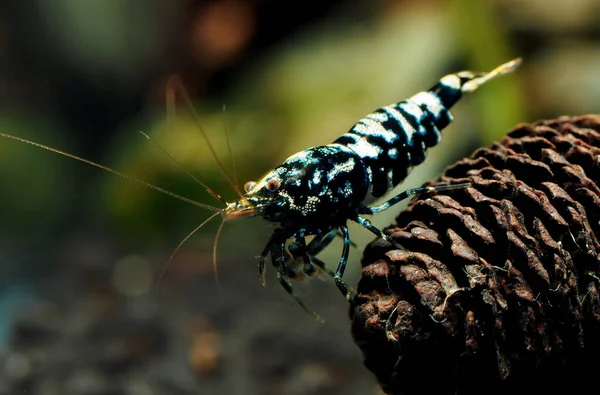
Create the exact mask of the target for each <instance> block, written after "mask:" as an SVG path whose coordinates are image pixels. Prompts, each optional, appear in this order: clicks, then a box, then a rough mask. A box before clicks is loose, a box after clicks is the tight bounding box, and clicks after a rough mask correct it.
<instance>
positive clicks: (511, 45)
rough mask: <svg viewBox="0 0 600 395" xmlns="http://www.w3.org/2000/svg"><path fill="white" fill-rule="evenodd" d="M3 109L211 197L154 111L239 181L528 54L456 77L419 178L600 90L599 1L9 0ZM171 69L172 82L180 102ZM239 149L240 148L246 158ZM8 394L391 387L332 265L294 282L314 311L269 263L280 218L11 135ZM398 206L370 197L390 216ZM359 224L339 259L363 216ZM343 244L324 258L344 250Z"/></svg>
mask: <svg viewBox="0 0 600 395" xmlns="http://www.w3.org/2000/svg"><path fill="white" fill-rule="evenodd" d="M0 54H1V56H0V71H1V72H0V131H2V132H4V133H9V134H12V135H15V136H19V137H23V138H26V139H31V140H34V141H37V142H39V143H42V144H46V145H49V146H52V147H55V148H58V149H61V150H65V151H67V152H70V153H73V154H76V155H80V156H82V157H85V158H88V159H91V160H94V161H97V162H100V163H102V164H105V165H107V166H110V167H112V168H115V169H117V170H119V171H123V172H125V173H127V174H131V175H132V176H135V177H139V178H141V179H144V180H146V181H149V182H151V183H154V184H157V185H160V186H162V187H164V188H166V189H168V190H171V191H173V192H175V193H178V194H181V195H183V196H186V197H188V198H190V199H194V200H197V201H200V202H203V203H206V204H210V205H215V206H218V207H220V203H219V202H218V201H216V200H214V199H212V197H211V196H210V195H209V194H208V193H207V192H206V191H205V190H204V189H203V188H202V187H200V186H199V185H198V184H196V183H195V181H194V180H193V179H191V178H190V177H189V176H188V175H186V174H185V172H184V171H182V170H181V169H180V168H179V166H178V165H177V164H175V163H173V161H172V160H171V159H169V158H168V157H167V156H166V155H165V154H164V153H163V152H161V151H160V150H159V149H158V148H157V147H156V146H155V145H154V144H152V142H150V141H149V140H147V139H146V138H144V136H142V135H141V134H140V133H138V132H139V131H142V132H144V133H146V134H148V135H150V136H151V137H152V139H153V140H154V141H156V142H157V143H158V144H159V145H160V146H161V147H163V148H164V150H166V151H167V152H169V153H170V154H171V155H172V156H173V157H174V158H176V160H177V162H178V163H179V164H180V165H181V166H183V167H184V168H185V169H187V170H189V171H190V172H191V173H193V174H194V175H195V176H196V177H197V178H198V179H200V180H201V181H202V182H204V183H206V184H208V185H210V186H211V188H213V189H214V190H216V191H217V192H218V193H220V194H221V195H223V196H224V197H225V198H226V199H227V200H228V201H231V200H234V199H235V198H236V193H235V191H234V189H233V188H232V187H231V185H230V183H229V182H228V181H227V180H226V179H225V177H224V176H223V173H222V172H221V171H220V170H219V167H218V165H217V162H216V161H215V158H214V156H213V155H212V153H211V151H210V149H209V146H208V144H207V142H206V140H205V139H204V138H203V136H202V133H201V132H200V129H199V127H198V125H197V124H196V122H195V116H194V114H193V113H192V111H190V108H189V107H188V106H187V105H186V102H185V100H184V98H185V95H184V94H183V91H181V90H180V91H171V90H169V89H168V86H169V85H168V81H169V80H170V78H171V77H172V76H174V75H176V76H179V78H180V79H181V81H182V85H183V86H184V88H185V91H186V92H187V94H188V95H189V97H190V98H191V101H192V102H193V107H194V109H195V112H197V117H198V119H199V122H200V124H201V127H202V129H203V130H204V132H205V133H206V135H207V136H208V138H209V139H210V142H211V144H212V145H213V146H214V148H215V151H216V153H217V155H218V157H219V160H220V161H221V162H222V163H223V165H224V171H225V172H226V173H227V174H228V175H229V177H230V178H231V179H232V180H235V182H237V183H239V185H243V183H244V182H245V181H247V180H256V179H258V178H259V177H260V176H261V175H262V174H264V173H265V172H266V171H267V170H269V169H270V168H272V167H273V166H275V165H277V164H278V163H280V162H281V161H282V160H284V159H285V158H287V157H288V156H289V155H291V154H293V153H295V152H297V151H299V150H302V149H305V148H307V147H309V146H314V145H322V144H327V143H330V142H331V141H333V140H334V139H335V138H337V137H338V136H339V135H341V134H343V133H344V132H345V131H347V130H348V129H349V128H350V127H351V126H352V124H353V123H354V122H356V121H357V120H358V119H360V118H361V117H363V116H364V115H366V114H367V113H369V112H371V111H372V110H374V109H376V108H378V107H380V106H382V105H387V104H389V103H392V102H396V101H400V100H403V99H405V98H407V97H409V96H411V95H412V94H414V93H416V92H418V91H420V90H425V89H427V88H429V87H430V86H431V85H432V84H433V83H435V82H436V81H437V80H438V79H439V78H440V77H441V76H443V75H445V74H448V73H450V72H455V71H459V70H463V69H467V70H477V71H487V70H490V69H492V68H494V67H495V66H497V65H499V64H501V63H503V62H505V61H507V60H509V59H512V58H514V57H517V56H521V57H523V58H524V63H523V65H522V66H521V68H520V69H518V70H517V72H516V73H514V74H511V75H509V76H505V77H502V78H501V79H499V80H496V81H494V82H492V83H490V84H488V85H486V86H485V87H483V88H482V89H481V90H479V91H477V93H475V94H474V95H471V96H469V97H468V98H465V99H464V100H462V101H461V102H460V103H459V104H458V105H457V106H456V108H455V110H454V111H453V113H454V115H455V120H456V121H455V123H454V124H453V125H452V126H450V127H449V128H447V129H446V130H445V131H444V139H443V142H442V144H441V145H440V146H438V147H436V148H434V149H432V150H430V151H429V156H428V160H427V161H426V163H425V164H424V165H421V166H419V167H418V168H417V169H415V170H414V172H413V174H411V176H410V177H409V179H408V180H407V181H406V183H404V184H403V186H402V187H401V188H400V189H404V188H406V187H412V186H417V185H420V184H421V183H423V182H424V181H426V180H428V179H432V178H434V177H436V175H437V174H439V173H440V172H441V171H442V170H443V168H444V166H446V165H447V164H449V163H451V162H452V161H454V160H456V159H457V158H460V157H462V156H464V155H468V154H469V153H470V152H471V151H472V150H473V149H475V148H476V147H478V146H480V145H483V144H488V143H490V142H491V141H493V140H494V139H498V138H500V137H501V136H502V135H503V134H505V133H506V132H507V131H508V130H509V129H510V128H512V127H513V126H514V125H516V124H517V123H519V122H531V121H535V120H537V119H539V118H544V117H551V118H553V117H557V116H559V115H564V114H565V115H580V114H585V113H594V112H596V113H597V112H598V104H597V103H599V100H600V75H599V74H598V70H600V2H599V1H598V0H568V1H567V0H543V1H542V0H528V1H522V0H493V1H487V2H482V1H475V0H420V1H409V0H404V1H403V0H396V1H392V0H378V1H371V2H361V1H349V0H346V1H342V0H337V1H331V0H330V1H321V2H315V3H314V4H311V3H307V2H303V1H287V2H281V1H273V0H216V1H208V0H207V1H200V0H171V1H168V2H167V1H162V0H147V1H145V2H143V4H142V2H136V1H132V0H108V1H107V0H104V1H80V0H54V1H52V2H48V1H44V0H31V1H27V2H24V1H20V0H4V1H2V2H1V3H0ZM168 92H172V93H173V94H172V97H174V98H175V99H176V100H175V101H176V105H174V106H172V107H170V108H171V111H167V103H168V102H169V101H168V100H167V99H166V98H167V94H168ZM230 152H232V153H233V158H234V162H235V172H234V166H232V163H233V162H232V159H231V156H230ZM0 191H1V192H0V198H1V199H2V201H1V203H2V204H0V281H1V282H0V317H1V321H0V394H15V393H22V392H23V391H27V393H33V394H61V395H63V394H216V393H227V394H244V395H248V394H292V395H309V394H324V393H327V394H378V393H379V391H380V390H379V389H378V387H377V385H376V383H375V381H374V379H373V378H372V377H371V375H370V374H369V372H368V371H367V370H366V369H365V368H363V366H362V360H361V355H360V352H359V350H358V348H357V347H356V346H355V345H354V343H353V342H352V339H351V337H350V334H349V320H348V318H347V311H348V306H347V303H346V302H345V300H344V299H343V298H342V297H341V296H340V295H339V292H338V291H337V289H336V288H335V286H334V285H333V282H332V281H331V280H330V279H329V278H325V277H326V276H323V279H322V281H321V278H318V279H311V280H310V281H308V280H307V281H303V282H295V283H294V286H295V287H296V289H297V291H298V293H299V294H300V295H301V296H302V298H303V300H304V301H305V302H306V303H307V304H308V305H309V306H310V307H311V308H312V309H313V310H315V311H316V312H318V313H319V314H320V315H321V316H322V317H323V318H324V319H325V321H326V323H325V324H318V323H315V322H313V321H312V320H311V318H310V316H309V315H307V314H306V313H305V312H303V311H302V309H300V308H299V307H298V306H297V305H296V304H295V302H294V300H293V299H292V298H290V297H289V296H288V295H287V294H286V293H285V291H284V290H283V289H281V287H280V286H279V284H277V281H276V279H275V276H274V273H273V270H272V269H271V268H270V267H269V268H268V269H269V270H268V276H267V287H266V288H263V287H261V285H260V283H259V281H258V278H257V277H258V273H257V259H256V255H258V254H259V253H260V251H261V250H262V248H263V246H264V244H265V243H266V240H267V237H268V235H269V233H270V231H271V230H272V229H273V228H272V226H271V225H269V224H266V223H264V221H261V220H260V219H257V220H249V221H242V222H239V223H236V222H234V223H228V224H227V225H226V226H225V228H224V230H223V233H222V235H221V237H220V239H219V249H218V251H219V255H218V263H219V266H218V267H219V283H220V286H217V282H216V279H215V275H214V273H213V268H212V246H213V239H214V235H215V232H216V229H217V227H218V225H219V223H218V222H219V220H215V221H214V222H213V223H210V224H208V225H207V226H205V227H204V228H203V229H201V230H200V231H198V232H197V233H196V234H195V235H194V236H193V237H191V238H190V239H189V240H188V241H187V242H186V243H185V244H184V245H183V246H182V247H181V249H180V250H179V252H178V254H177V255H176V256H175V257H174V259H173V260H172V262H171V263H170V265H169V266H168V267H167V268H166V270H165V271H164V275H163V276H162V277H161V276H160V274H161V272H162V271H163V268H164V266H165V263H166V262H167V261H168V259H169V256H170V254H171V253H172V252H173V250H174V249H175V247H176V246H177V245H178V243H179V242H180V241H181V240H183V239H184V238H185V237H186V235H187V234H188V233H189V232H190V231H192V230H193V229H194V228H195V227H197V226H198V225H199V224H200V223H201V222H202V221H204V220H205V219H206V218H208V216H209V214H210V212H209V211H206V210H202V209H200V208H198V207H194V206H191V205H189V204H187V203H184V202H181V201H177V200H175V199H172V198H170V197H168V196H164V195H161V194H159V193H157V192H155V191H152V190H150V189H147V188H144V187H141V186H139V185H137V184H135V183H132V182H130V181H128V180H125V179H123V178H119V177H117V176H114V175H112V174H109V173H107V172H103V171H101V170H98V169H95V168H93V167H91V166H88V165H85V164H82V163H79V162H76V161H73V160H71V159H68V158H65V157H63V156H60V155H56V154H53V153H50V152H47V151H44V150H41V149H39V148H35V147H33V146H31V145H26V144H23V143H19V142H16V141H14V140H9V139H6V138H2V139H0ZM400 209H401V207H395V208H394V209H391V210H389V211H388V212H385V213H382V214H380V215H378V216H376V217H375V218H374V222H375V224H376V225H378V226H380V227H384V226H386V225H387V224H390V223H391V222H392V220H393V218H394V216H395V215H397V213H398V212H399V211H400ZM351 236H352V238H353V239H354V240H355V241H356V242H357V243H358V246H359V248H358V249H355V250H353V251H352V252H351V262H350V263H349V266H348V270H347V274H346V276H345V278H346V280H347V282H348V283H350V284H355V283H356V282H357V280H358V278H359V275H360V256H361V252H360V251H361V249H362V248H363V247H364V245H365V244H366V243H368V242H369V241H370V240H372V238H373V237H372V235H371V234H369V233H367V232H366V231H364V230H362V229H359V228H357V227H352V228H351ZM340 248H341V246H340V244H339V243H337V244H336V243H333V245H332V246H331V247H329V248H328V249H327V250H326V251H325V252H323V254H322V255H321V258H322V259H324V260H325V261H326V262H328V263H329V264H330V266H331V267H333V268H335V265H336V262H337V259H338V257H339V253H340Z"/></svg>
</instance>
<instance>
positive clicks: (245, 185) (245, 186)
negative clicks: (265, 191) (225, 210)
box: [244, 181, 256, 193]
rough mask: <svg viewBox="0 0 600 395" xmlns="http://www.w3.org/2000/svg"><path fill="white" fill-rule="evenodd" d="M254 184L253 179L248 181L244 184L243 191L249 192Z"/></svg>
mask: <svg viewBox="0 0 600 395" xmlns="http://www.w3.org/2000/svg"><path fill="white" fill-rule="evenodd" d="M254 185H256V183H255V182H254V181H248V182H247V183H245V184H244V191H246V193H247V192H250V190H251V189H252V188H254Z"/></svg>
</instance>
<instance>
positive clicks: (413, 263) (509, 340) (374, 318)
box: [350, 115, 600, 395]
mask: <svg viewBox="0 0 600 395" xmlns="http://www.w3.org/2000/svg"><path fill="white" fill-rule="evenodd" d="M463 182H470V183H471V185H472V186H471V187H469V188H466V189H457V190H451V191H447V192H443V193H438V194H423V195H421V196H420V197H418V198H417V199H415V200H414V201H413V202H411V204H410V206H409V207H408V209H407V210H406V211H404V212H403V213H402V214H400V216H399V217H398V218H397V222H396V225H395V226H393V227H391V228H389V229H388V234H390V235H391V237H393V238H394V239H395V240H396V241H398V242H399V243H400V244H401V245H403V246H404V247H405V250H398V249H394V248H393V247H391V246H390V245H389V244H388V243H386V242H384V241H382V240H376V241H374V242H373V243H371V244H370V245H369V246H368V247H367V249H366V251H365V254H364V258H363V271H362V279H361V281H360V283H359V286H358V295H357V297H356V298H355V300H354V306H353V307H352V308H351V311H350V315H351V318H352V320H353V324H352V332H353V335H354V339H355V341H356V343H357V344H358V346H359V347H360V348H361V349H362V351H363V354H364V358H365V365H366V366H367V368H369V369H370V370H371V371H372V372H373V373H374V374H375V375H376V376H377V378H378V380H379V382H380V383H381V385H382V387H383V389H384V390H385V391H386V392H388V393H392V394H409V395H410V394H419V395H423V394H437V395H444V394H460V395H465V394H486V395H487V394H518V393H528V394H531V393H535V394H537V393H539V394H544V395H548V394H559V393H560V394H567V393H568V394H574V393H579V392H578V391H580V392H581V393H583V389H584V388H588V387H589V388H592V389H593V388H596V390H598V385H597V384H596V376H595V375H596V374H597V372H600V369H599V368H600V362H599V361H598V358H594V357H595V356H596V355H597V354H599V353H600V295H599V291H598V290H599V288H600V265H599V262H600V261H599V257H598V252H599V251H600V246H599V244H598V240H597V237H596V235H597V234H599V233H598V232H599V231H600V223H599V221H600V188H599V185H600V116H599V115H589V116H581V117H562V118H559V119H556V120H550V121H541V122H537V123H534V124H523V125H519V126H518V127H517V128H516V129H514V130H513V131H511V132H510V133H509V134H508V136H507V137H505V138H504V139H502V140H501V141H499V142H497V143H494V144H492V145H491V146H490V147H489V148H481V149H478V150H477V151H475V153H474V154H473V155H472V156H471V157H470V158H467V159H463V160H460V161H459V162H457V163H456V164H454V165H452V166H451V167H450V168H448V169H447V170H446V172H445V174H444V175H443V176H442V177H441V178H440V179H439V180H437V181H435V182H433V183H430V184H429V185H444V184H457V183H463ZM592 392H594V391H592Z"/></svg>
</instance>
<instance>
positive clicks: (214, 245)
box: [213, 219, 226, 289]
mask: <svg viewBox="0 0 600 395" xmlns="http://www.w3.org/2000/svg"><path fill="white" fill-rule="evenodd" d="M225 222H226V221H225V219H223V221H221V225H219V229H217V234H216V235H215V241H214V242H213V273H214V274H215V281H216V282H217V288H219V289H221V284H220V283H219V272H218V270H217V247H218V245H219V236H221V231H222V230H223V226H225Z"/></svg>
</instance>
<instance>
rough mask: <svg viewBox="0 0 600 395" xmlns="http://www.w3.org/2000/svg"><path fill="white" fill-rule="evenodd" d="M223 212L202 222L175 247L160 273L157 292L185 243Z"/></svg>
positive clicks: (220, 211)
mask: <svg viewBox="0 0 600 395" xmlns="http://www.w3.org/2000/svg"><path fill="white" fill-rule="evenodd" d="M222 211H223V210H219V211H218V212H216V213H214V214H213V215H211V216H210V217H208V218H207V219H205V220H204V222H202V223H201V224H200V225H198V226H197V227H196V228H195V229H194V230H192V231H191V232H190V233H188V235H187V236H185V238H184V239H183V240H181V241H180V242H179V244H177V247H175V249H174V250H173V252H172V253H171V256H169V259H168V260H167V263H165V266H164V267H163V269H162V271H161V272H160V275H159V276H158V279H157V280H156V291H158V286H159V284H160V282H161V280H162V278H163V276H164V275H165V272H166V271H167V268H168V267H169V264H170V263H171V261H172V260H173V258H175V255H177V253H178V252H179V250H180V249H181V247H182V246H183V245H184V244H185V242H186V241H188V240H189V238H190V237H192V236H193V235H195V234H196V232H198V231H199V230H200V229H202V227H203V226H204V225H206V224H207V223H209V222H210V221H211V220H212V219H213V218H215V217H216V216H217V215H219V214H221V213H222Z"/></svg>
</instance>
